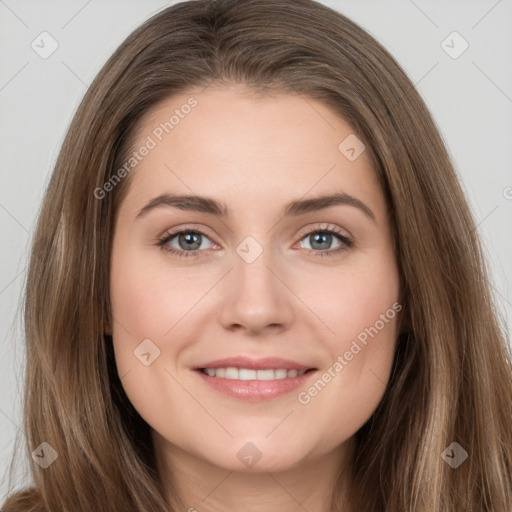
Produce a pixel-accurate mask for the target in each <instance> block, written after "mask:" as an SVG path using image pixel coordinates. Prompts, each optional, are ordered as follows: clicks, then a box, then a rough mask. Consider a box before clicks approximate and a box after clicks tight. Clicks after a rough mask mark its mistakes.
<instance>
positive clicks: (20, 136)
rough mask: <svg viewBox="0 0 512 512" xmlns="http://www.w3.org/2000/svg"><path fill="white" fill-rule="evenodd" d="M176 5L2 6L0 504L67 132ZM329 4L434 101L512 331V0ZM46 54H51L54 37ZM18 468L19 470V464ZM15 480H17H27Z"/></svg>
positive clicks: (0, 1) (3, 0) (16, 1)
mask: <svg viewBox="0 0 512 512" xmlns="http://www.w3.org/2000/svg"><path fill="white" fill-rule="evenodd" d="M172 3H175V2H164V1H161V0H160V1H159V0H149V1H148V0H145V1H142V0H138V1H135V0H122V1H121V0H107V1H100V0H89V1H87V0H76V1H75V0H73V1H70V0H66V1H64V0H60V1H56V0H53V1H45V2H41V1H39V0H0V63H1V66H0V112H1V117H0V141H1V142H0V144H1V149H2V152H1V157H2V158H1V165H0V177H1V181H0V184H1V186H0V232H1V247H2V250H1V255H0V319H1V321H0V340H1V345H0V379H1V380H0V461H1V463H0V500H2V501H3V496H4V494H5V492H6V490H7V487H6V483H7V481H6V470H7V469H8V462H10V456H11V453H12V450H13V446H14V438H15V434H16V432H17V431H21V427H22V423H21V405H22V404H21V392H22V384H23V381H22V376H23V355H24V353H23V350H24V348H23V337H22V331H21V329H20V327H19V326H20V323H21V316H20V315H19V313H18V315H17V316H16V312H17V310H18V309H19V307H20V300H21V292H22V288H23V284H24V279H25V270H26V262H27V255H28V248H29V241H30V236H31V234H32V232H33V226H34V223H35V218H36V217H35V216H36V214H37V210H38V208H39V205H40V201H41V198H42V194H43V191H44V188H45V185H46V183H47V180H48V178H49V175H50V172H51V169H52V166H53V164H54V163H55V159H56V157H57V154H58V151H59V147H60V144H61V143H62V140H63V137H64V134H65V131H66V129H67V126H68V124H69V122H70V120H71V118H72V116H73V114H74V111H75V109H76V107H77V106H78V103H79V101H80V99H81V98H82V96H83V94H84V93H85V91H86V89H87V86H88V84H89V83H90V82H91V80H92V79H93V77H94V76H95V74H96V73H97V72H98V71H99V68H100V67H101V65H102V64H103V63H104V62H105V60H106V59H107V58H108V56H109V55H110V54H111V53H112V52H113V51H114V50H115V48H116V47H117V46H118V45H119V44H120V43H121V42H122V41H123V40H124V38H125V37H126V36H127V35H128V34H129V33H130V32H131V31H132V30H133V29H135V28H136V27H137V26H138V25H140V23H141V22H142V21H143V20H145V19H147V18H148V17H149V16H150V15H152V14H154V13H155V12H157V11H159V10H161V9H162V8H164V7H166V6H168V5H171V4H172ZM322 3H324V4H326V5H328V6H330V7H333V8H335V9H337V10H339V11H341V12H342V13H343V14H345V15H347V16H348V17H350V18H351V19H353V20H354V21H356V22H357V23H359V24H360V25H361V26H362V27H364V28H365V29H366V30H368V31H369V32H370V33H371V34H372V35H373V36H374V37H376V38H377V39H378V40H379V41H380V42H381V43H382V44H383V45H384V46H385V47H386V48H387V49H388V50H389V51H390V52H391V53H392V54H393V55H394V57H395V58H396V59H397V60H398V61H399V63H400V64H401V65H402V66H403V68H404V69H405V70H406V72H407V73H408V75H409V76H410V78H411V80H412V81H413V82H414V83H415V84H416V86H417V88H418V89H419V91H420V93H421V94H422V96H423V97H424V99H425V101H426V102H427V104H428V106H429V108H430V109H431V111H432V113H433V115H434V118H435V120H436V122H437V124H438V126H439V129H440V131H441V133H442V135H443V137H444V139H445V141H446V144H447V146H448V149H449V151H450V153H451V155H452V158H453V160H454V163H455V165H456V169H457V171H458V173H459V175H460V177H461V179H462V181H463V185H464V188H465V190H466V193H467V197H468V199H469V202H470V204H471V207H472V209H473V212H474V215H475V217H476V219H477V221H478V223H479V226H478V231H479V233H480V235H481V236H482V238H483V241H484V244H485V247H486V250H487V254H488V259H489V262H490V264H491V268H492V271H493V277H494V288H495V294H496V298H497V303H498V307H499V308H500V312H501V314H502V315H503V318H504V320H505V322H506V324H507V326H508V332H510V327H511V326H512V315H511V311H512V304H511V303H512V293H511V290H510V284H511V280H512V236H511V228H510V224H511V220H512V149H511V148H512V58H511V57H512V30H510V27H511V22H512V0H499V1H496V0H479V1H474V0H473V1H468V0H457V1H455V0H454V1H451V2H446V1H443V0H435V1H433V0H430V1H427V0H414V1H413V0H397V1H394V2H391V1H387V2H384V1H382V0H357V1H356V0H350V1H343V0H330V1H323V2H322ZM43 31H47V32H48V33H49V34H51V36H52V37H53V38H54V39H55V40H56V41H57V43H58V48H57V50H56V51H55V52H54V53H53V54H52V55H50V56H49V57H48V58H46V59H43V58H41V57H40V56H39V54H38V53H36V51H34V50H33V49H32V47H31V44H32V42H33V41H34V40H35V43H34V44H36V43H38V41H40V38H39V37H38V36H39V35H40V34H41V33H42V32H43ZM453 31H457V32H458V33H460V35H461V36H462V37H463V38H464V40H465V41H467V43H468V44H469V47H468V49H467V50H466V51H465V52H464V53H462V54H461V55H460V56H458V57H457V58H453V55H455V54H456V53H458V52H459V51H460V50H461V49H462V48H463V44H464V43H463V41H462V40H458V39H456V38H454V37H453V36H450V37H448V36H449V35H450V34H451V33H452V32H453ZM447 37H448V39H447ZM443 41H446V42H445V43H444V45H443V46H442V42H443ZM39 45H40V46H42V43H40V42H39ZM443 47H444V48H445V49H446V50H448V51H450V52H451V53H452V56H450V55H449V54H448V53H447V52H446V51H445V49H443ZM450 47H451V48H450ZM45 48H46V49H48V48H50V41H49V40H46V43H45ZM454 52H455V53H454ZM509 340H510V336H509ZM22 448H23V446H22ZM21 464H22V465H21V466H20V468H21V469H23V461H22V462H21ZM17 475H18V476H21V473H19V472H18V473H17ZM18 476H16V479H15V481H16V483H18V484H19V485H21V484H24V483H26V482H25V481H24V480H23V479H19V478H18Z"/></svg>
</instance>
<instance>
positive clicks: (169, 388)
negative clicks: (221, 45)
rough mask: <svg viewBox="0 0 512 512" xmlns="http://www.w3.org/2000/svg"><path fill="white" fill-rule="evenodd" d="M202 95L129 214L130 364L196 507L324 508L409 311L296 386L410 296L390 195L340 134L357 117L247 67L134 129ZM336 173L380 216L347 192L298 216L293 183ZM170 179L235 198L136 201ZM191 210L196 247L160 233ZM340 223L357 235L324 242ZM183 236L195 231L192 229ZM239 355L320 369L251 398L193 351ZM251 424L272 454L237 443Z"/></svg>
mask: <svg viewBox="0 0 512 512" xmlns="http://www.w3.org/2000/svg"><path fill="white" fill-rule="evenodd" d="M191 96H193V97H194V98H195V99H196V100H197V102H198V104H197V106H196V107H195V108H193V109H192V110H191V112H190V114H188V115H187V116H184V118H183V119H180V122H179V125H177V126H175V127H174V129H173V130H172V132H170V133H169V134H167V135H165V136H164V137H163V140H162V141H161V142H159V143H158V145H157V146H156V147H155V148H154V149H152V150H151V151H149V153H148V154H147V156H145V157H144V158H143V159H142V160H141V162H140V163H139V164H138V165H137V167H136V169H135V170H133V171H132V175H131V176H130V180H131V183H130V187H129V189H128V193H127V195H126V196H125V198H124V200H123V201H122V203H121V206H120V209H119V211H118V216H117V218H116V225H115V235H114V240H113V253H112V261H111V283H110V285H111V301H112V311H113V322H112V327H111V329H112V335H113V340H114V349H115V355H116V362H117V368H118V372H119V375H120V377H121V380H122V384H123V386H124V389H125V391H126V393H127V396H128V397H129V399H130V401H131V402H132V403H133V405H134V407H135V408H136V409H137V411H138V412H139V414H140V415H141V416H142V417H143V418H144V420H145V421H146V422H147V423H148V424H149V425H150V427H151V429H152V433H153V439H154V444H155V450H156V455H157V461H158V467H159V470H160V472H161V474H162V478H163V482H164V485H165V487H166V490H167V493H168V496H169V497H170V496H171V494H172V493H173V492H174V491H172V487H171V481H172V484H173V486H174V488H175V489H176V491H175V492H176V493H177V495H178V496H179V498H180V500H181V503H182V507H183V510H189V509H196V510H200V511H214V510H226V511H235V510H241V509H243V510H245V511H259V512H262V511H263V512H264V511H276V510H279V511H280V512H287V511H296V510H298V509H299V508H300V507H299V505H298V503H300V504H301V505H302V507H304V509H306V510H315V511H322V510H323V511H327V510H329V503H330V501H329V500H330V493H331V490H332V486H333V484H334V482H335V481H336V479H337V475H338V473H339V471H340V470H343V469H345V470H348V468H349V464H350V456H351V455H352V454H353V451H354V448H355V444H354V437H353V436H354V434H355V433H356V432H357V430H358V429H359V428H360V427H361V426H362V425H364V423H365V422H366V421H367V420H368V419H369V418H370V416H371V415H372V413H373V412H374V411H375V409H376V407H377V405H378V404H379V402H380V401H381V399H382V396H383V394H384V391H385V387H386V384H387V382H388V380H389V377H390V371H391V365H392V361H393V354H394V349H395V343H396V338H397V335H398V322H397V320H398V318H399V315H398V314H397V315H396V316H395V318H394V319H392V320H389V321H388V322H387V323H385V326H384V328H382V329H381V330H380V331H379V332H378V334H377V335H376V336H374V337H373V338H369V339H368V343H367V345H366V346H364V347H363V346H362V350H361V351H360V352H358V353H357V355H355V356H354V357H353V359H352V360H351V361H349V362H348V364H347V365H346V366H345V367H344V369H343V371H341V372H339V373H337V374H336V376H335V378H333V379H332V380H331V381H330V382H329V383H328V384H327V385H326V386H325V387H324V388H323V389H322V390H321V392H319V393H318V394H317V395H316V396H314V397H312V398H311V400H310V401H309V403H307V404H302V403H300V402H299V400H298V398H297V396H298V393H299V392H300V391H301V390H302V391H304V390H307V389H308V388H309V387H310V386H311V385H312V384H313V383H314V381H316V380H317V379H318V378H320V377H321V375H322V374H323V373H325V372H327V371H328V369H329V368H330V367H332V366H333V363H334V362H335V361H336V360H337V358H338V356H340V355H342V356H343V354H344V353H345V352H346V351H347V350H349V349H350V347H351V343H352V342H353V340H355V339H356V338H357V336H358V335H359V334H360V333H361V332H362V331H364V329H365V328H368V327H370V326H374V324H375V323H376V321H377V320H379V318H381V316H380V315H382V314H385V313H386V311H388V310H389V309H390V308H392V305H393V304H394V303H396V302H397V301H398V300H399V274H398V268H397V263H396V259H395V254H394V250H393V240H392V235H391V226H390V223H389V219H388V210H387V206H386V202H385V199H384V195H383V192H382V190H381V188H380V186H379V183H378V181H377V178H376V176H375V173H374V171H373V169H372V167H371V165H370V159H369V156H368V154H367V152H366V151H365V152H363V153H362V154H361V155H360V156H359V157H358V158H357V159H356V160H354V161H349V159H347V158H346V157H345V156H344V155H343V154H342V153H341V152H340V151H339V150H338V145H339V144H340V142H341V141H343V140H344V139H345V137H347V136H348V135H350V134H352V133H353V130H352V129H351V127H350V126H349V125H348V124H347V123H346V122H345V121H344V120H343V119H342V118H340V117H339V116H338V115H336V114H335V113H333V112H332V111H331V110H329V109H328V108H327V107H326V106H324V105H323V104H321V103H318V102H316V101H314V100H312V99H308V100H307V101H306V100H305V98H304V97H302V96H292V95H284V94H283V95H273V96H260V95H256V94H255V93H254V92H251V91H250V90H249V89H247V88H245V87H243V86H241V85H230V86H223V87H221V86H219V87H212V86H211V87H209V88H208V89H207V90H204V91H192V92H190V93H187V94H182V95H179V96H174V97H172V98H169V99H167V100H165V101H164V102H163V103H161V104H160V105H159V106H158V107H156V108H155V109H153V110H152V111H150V112H149V113H148V114H147V115H146V116H145V118H144V119H143V120H142V122H141V123H140V125H139V127H138V131H137V133H138V136H137V141H136V142H135V144H134V147H135V148H139V147H140V146H141V145H143V144H144V142H145V141H146V140H147V136H148V135H151V133H152V131H153V130H154V129H155V127H156V126H158V124H159V123H160V122H164V121H166V120H168V119H169V117H170V115H171V114H172V112H173V111H174V110H175V109H180V107H181V106H182V105H183V104H185V103H186V102H187V100H188V99H189V98H190V97H191ZM334 191H342V192H344V193H347V194H350V195H351V196H354V197H356V198H357V199H359V200H360V201H362V202H364V204H365V205H367V206H368V208H370V209H371V211H372V212H373V214H374V216H375V221H373V220H372V219H370V218H369V217H368V216H367V215H365V214H364V213H363V212H362V211H361V210H360V209H358V208H356V207H354V206H350V205H335V206H331V207H329V208H325V209H323V210H320V211H316V212H310V213H305V214H303V215H300V216H297V217H283V214H282V210H283V207H284V205H285V204H286V203H288V202H289V201H292V200H294V199H308V198H312V197H314V196H316V195H322V194H328V193H332V192H334ZM164 192H167V193H181V194H192V195H196V194H197V195H200V196H208V197H211V198H214V199H217V200H219V201H223V202H224V203H225V204H226V205H227V207H228V208H229V210H230V216H229V217H227V218H225V219H221V218H219V217H216V216H214V215H211V214H207V213H201V212H192V211H185V210H180V209H177V208H173V207H168V206H167V207H160V208H155V209H153V210H152V211H149V212H147V213H146V214H145V215H144V216H142V217H141V218H138V219H137V218H136V216H137V214H138V212H139V211H140V210H141V209H142V208H143V207H144V206H145V205H146V204H147V203H148V202H149V201H150V200H151V199H153V198H155V197H157V196H159V195H160V194H162V193H164ZM184 226H187V227H191V228H193V229H197V230H200V231H202V232H203V233H205V236H202V237H201V241H202V242H201V246H200V248H199V249H194V251H195V252H196V253H197V254H196V257H177V256H174V255H172V254H170V253H169V252H166V251H165V250H164V249H163V248H162V247H161V246H159V245H158V241H159V239H161V238H162V237H164V236H165V235H166V233H168V232H171V231H172V230H174V229H180V228H182V227H184ZM326 227H327V228H337V229H338V230H339V231H340V232H341V233H342V234H343V235H345V236H348V237H350V238H351V239H352V240H353V242H354V243H353V246H352V247H351V248H347V249H346V250H344V251H341V252H339V253H337V254H332V256H326V255H324V256H319V255H318V254H319V252H320V250H321V249H322V248H325V249H326V250H328V251H331V252H332V251H334V250H335V249H337V248H339V247H340V246H341V245H343V242H342V241H341V240H340V239H338V238H337V237H336V236H335V235H333V238H332V239H331V241H329V240H327V241H326V242H324V243H323V244H322V245H321V246H320V249H319V248H316V249H314V247H315V246H314V239H313V238H312V235H314V234H315V233H317V232H321V233H322V232H324V231H322V230H323V229H325V228H326ZM309 231H312V232H313V233H310V234H309V235H308V234H307V232H309ZM247 236H252V237H253V238H254V239H255V240H256V241H257V243H258V244H260V246H261V248H262V249H263V252H262V254H261V255H260V256H259V257H258V258H256V259H255V260H254V261H253V262H251V263H248V262H247V261H245V260H244V259H243V258H242V257H240V256H239V254H238V253H237V252H236V248H237V247H238V246H239V244H240V243H241V242H242V241H243V240H244V239H245V238H246V237H247ZM188 243H189V244H190V243H191V242H188ZM169 245H170V246H171V247H172V248H174V249H176V250H180V249H181V251H183V252H185V251H187V248H188V246H187V242H186V241H185V242H183V241H181V244H180V238H179V237H178V236H176V237H174V238H173V239H172V241H169V242H167V246H169ZM195 247H197V246H195ZM316 247H318V246H316ZM251 250H253V249H251ZM315 251H316V252H315ZM144 339H150V340H151V342H152V343H153V344H154V345H155V346H156V347H158V349H159V350H160V356H159V357H157V358H156V359H155V360H154V361H153V362H152V363H151V364H150V365H149V366H145V365H144V364H142V363H141V362H140V361H139V359H138V358H137V357H135V356H134V350H136V349H137V347H138V346H139V345H140V343H141V342H142V340H144ZM239 355H243V356H249V357H252V358H260V357H267V356H277V357H282V358H287V359H293V360H296V361H298V362H300V363H303V364H306V365H308V366H310V367H315V368H317V369H318V371H317V372H316V376H315V377H310V378H309V380H308V384H307V385H306V386H303V387H302V388H301V389H299V390H294V391H292V392H290V393H286V394H285V395H282V396H279V397H276V398H273V399H271V400H266V401H260V402H247V401H243V400H240V399H238V398H234V397H231V396H227V395H223V394H221V393H219V392H218V391H216V390H213V389H211V388H210V387H209V386H207V385H206V384H205V383H204V382H203V381H202V379H201V378H200V377H199V376H198V374H197V373H196V372H195V371H193V370H192V369H191V368H192V367H194V365H197V364H200V363H203V362H207V361H212V360H214V359H219V358H224V357H229V356H239ZM249 442H250V443H252V444H254V445H255V446H256V447H257V449H258V450H259V452H260V453H261V454H262V457H261V459H260V460H259V461H258V462H257V463H256V464H255V465H254V466H252V467H248V466H246V465H244V464H243V463H242V462H241V460H240V459H239V457H238V456H237V453H238V452H239V450H240V449H241V448H242V447H244V445H246V443H249ZM344 475H345V476H344V480H343V482H344V483H345V486H348V482H349V480H348V473H344ZM344 510H350V508H349V503H348V502H347V503H346V508H345V509H344Z"/></svg>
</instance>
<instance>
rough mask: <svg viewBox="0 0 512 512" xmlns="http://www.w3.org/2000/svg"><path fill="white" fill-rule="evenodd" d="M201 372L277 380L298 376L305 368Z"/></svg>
mask: <svg viewBox="0 0 512 512" xmlns="http://www.w3.org/2000/svg"><path fill="white" fill-rule="evenodd" d="M202 372H203V373H206V375H208V376H210V377H218V378H221V379H232V380H278V379H289V378H293V377H300V376H301V375H304V373H306V370H286V369H279V370H250V369H248V368H234V367H232V366H230V367H228V368H205V369H204V370H202Z"/></svg>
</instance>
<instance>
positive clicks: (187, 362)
mask: <svg viewBox="0 0 512 512" xmlns="http://www.w3.org/2000/svg"><path fill="white" fill-rule="evenodd" d="M475 228H476V226H475V222H474V220H473V219H472V217H471V215H470V212H469V209H468V206H467V203H466V200H465V198H464V196H463V193H462V191H461V188H460V185H459V183H458V181H457V178H456V176H455V173H454V171H453V167H452V164H451V162H450V160H449V158H448V156H447V153H446V150H445V148H444V146H443V143H442V141H441V139H440V136H439V134H438V132H437V130H436V127H435V125H434V123H433V121H432V119H431V116H430V114H429V112H428V111H427V109H426V107H425V104H424V102H423V101H422V100H421V98H420V96H419V95H418V93H417V91H416V90H415V89H414V87H413V85H412V84H411V82H410V80H409V79H408V78H407V77H406V75H405V74H404V72H403V71H402V69H401V68H400V67H399V66H398V64H397V63H396V62H395V61H394V59H393V58H392V57H391V56H390V55H389V54H388V53H387V52H386V51H385V50H384V49H383V48H382V46H381V45H379V44H378V43H377V42H376V41H375V40H374V39H373V38H372V37H371V36H369V35H368V34H367V33H366V32H364V31H363V30H362V29H361V28H359V27H358V26H357V25H355V24H354V23H352V22H351V21H350V20H348V19H347V18H345V17H344V16H342V15H341V14H338V13H336V12H335V11H333V10H331V9H329V8H327V7H324V6H322V5H320V4H318V3H316V2H314V1H311V0H300V1H297V2H293V3H291V2H286V1H284V0H282V1H281V0H278V1H275V0H268V1H267V0H259V1H256V0H249V1H246V2H237V1H234V0H215V1H203V0H198V1H190V2H183V3H180V4H177V5H174V6H172V7H170V8H168V9H166V10H164V11H162V12H161V13H159V14H157V15H156V16H154V17H153V18H151V19H150V20H148V21H147V22H145V23H144V24H143V25H142V26H141V27H140V28H139V29H137V30H136V31H135V32H134V33H133V34H131V35H130V36H129V37H128V39H127V40H126V41H125V42H124V43H123V44H122V45H121V46H120V48H119V49H118V50H117V51H116V52H115V54H114V55H113V56H112V57H111V58H110V60H109V61H108V62H107V63H106V64H105V66H104V67H103V69H102V70H101V71H100V73H99V74H98V76H97V77H96V79H95V80H94V82H93V84H92V85H91V87H90V89H89V91H88V92H87V94H86V96H85V98H84V100H83V101H82V104H81V105H80V107H79V109H78V111H77V113H76V115H75V118H74V120H73V123H72V125H71V127H70V129H69V133H68V134H67V137H66V140H65V142H64V144H63V147H62V150H61V153H60V155H59V159H58V161H57V164H56V167H55V170H54V173H53V175H52V179H51V182H50V184H49V187H48V190H47V192H46V195H45V198H44V201H43V205H42V209H41V212H40V217H39V222H38V226H37V229H36V234H35V239H34V245H33V251H32V257H31V262H30V269H29V275H28V281H27V294H26V305H25V306H26V309H25V327H26V340H27V377H26V388H25V427H26V432H27V437H28V439H27V444H28V446H29V451H30V454H31V459H30V460H31V464H32V466H31V469H32V474H33V477H34V486H33V487H32V488H30V489H25V490H21V491H19V492H17V493H16V494H13V495H12V496H10V497H9V498H8V500H7V501H6V502H5V503H4V505H3V507H2V508H3V509H4V510H7V511H9V512H16V511H22V510H23V511H28V510H34V511H35V510H48V511H52V512H53V511H57V510H73V511H74V510H76V511H78V510H80V511H93V510H94V511H97V510H103V511H119V510H123V511H124V510H159V511H160V510H161V511H164V510H200V511H209V510H233V509H240V508H243V509H244V510H277V509H279V510H280V511H283V510H298V509H303V510H325V511H327V510H329V511H333V510H343V511H346V510H348V511H358V512H360V511H368V512H369V511H382V510H388V511H394V512H397V511H408V512H412V511H413V510H414V511H415V512H427V511H429V512H432V511H468V510H475V511H477V510H478V511H483V510H487V511H491V510H492V511H494V512H509V511H510V510H511V508H512V491H511V484H512V477H511V466H512V429H511V428H510V425H511V420H512V372H511V364H510V363H511V354H510V350H509V348H508V346H507V344H506V341H505V339H504V336H503V333H502V331H501V330H500V325H499V322H498V319H497V317H496V313H495V309H494V306H493V303H492V298H491V295H490V287H489V283H488V280H487V273H486V272H487V271H486V268H485V264H484V261H483V257H482V252H481V249H480V245H479V241H478V239H477V235H476V233H475ZM325 242H327V246H328V247H327V248H324V247H323V245H322V244H323V243H325ZM190 243H192V244H193V245H192V248H191V247H190V246H189V244H190ZM304 243H306V244H308V247H305V246H304V245H303V244H304ZM331 243H332V244H333V247H332V248H331V247H329V246H330V245H331ZM194 244H197V246H195V245H194ZM209 244H210V245H209ZM318 244H320V246H319V245H318ZM183 256H185V257H187V259H183Z"/></svg>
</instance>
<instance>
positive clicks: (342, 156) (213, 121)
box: [126, 85, 385, 210]
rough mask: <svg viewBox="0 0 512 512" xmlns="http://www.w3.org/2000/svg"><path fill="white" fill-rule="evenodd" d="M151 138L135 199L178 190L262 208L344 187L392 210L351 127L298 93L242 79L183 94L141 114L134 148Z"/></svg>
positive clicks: (134, 179)
mask: <svg viewBox="0 0 512 512" xmlns="http://www.w3.org/2000/svg"><path fill="white" fill-rule="evenodd" d="M144 146H146V147H147V148H150V149H148V150H144V151H139V155H138V161H137V165H136V167H135V168H134V171H133V174H132V176H131V183H130V190H129V192H128V196H127V198H126V201H127V202H128V203H129V204H130V203H137V202H140V201H142V200H147V199H148V198H150V197H156V196H158V195H160V194H162V193H165V192H179V193H187V194H198V195H208V196H210V197H217V198H222V200H223V202H225V203H227V204H228V205H229V204H231V205H232V206H233V209H236V206H237V205H238V207H240V208H243V206H244V204H245V205H249V204H250V205H252V206H254V205H256V204H258V205H259V209H260V210H261V209H265V208H268V207H269V206H270V205H271V204H273V203H280V204H284V203H287V202H289V201H290V199H292V198H293V199H295V198H297V197H301V196H305V197H307V196H308V194H309V195H319V194H326V193H333V192H338V191H341V192H344V193H347V194H350V195H353V196H356V197H359V198H361V199H363V198H364V200H365V202H369V203H372V204H373V205H374V207H375V208H377V209H379V208H381V209H384V208H385V204H384V198H383V194H382V192H381V190H380V186H379V184H378V180H377V178H376V175H375V172H374V170H373V169H372V166H371V164H370V157H369V155H368V154H367V151H365V150H364V146H363V144H362V141H360V140H359V139H358V138H356V135H355V134H354V130H353V129H352V127H351V126H350V125H349V124H348V123H347V122H346V121H345V120H344V119H343V118H341V117H340V116H339V115H337V114H336V113H334V112H333V111H332V110H331V109H329V108H328V107H327V106H325V105H324V104H322V103H320V102H318V101H316V100H313V99H311V98H306V97H304V96H301V95H290V94H272V95H263V94H260V93H255V92H254V91H252V90H250V89H248V88H246V87H243V86H238V85H233V86H226V87H211V88H207V89H206V90H204V91H197V90H196V91H190V92H188V93H182V94H178V95H175V96H172V97H169V98H167V99H166V100H164V101H162V102H161V103H160V104H158V105H157V106H156V107H154V108H153V109H151V110H150V111H149V112H148V113H147V114H146V115H145V116H144V118H143V119H142V120H141V121H140V122H139V125H138V127H137V131H136V137H135V143H134V145H133V148H132V149H133V150H134V151H135V152H137V151H138V150H139V149H141V150H142V149H143V147H144ZM347 147H348V149H349V150H350V152H349V153H347V152H346V150H347ZM352 149H353V150H354V151H352ZM141 152H144V156H142V157H141V156H140V153H141ZM359 153H360V154H359ZM354 156H356V158H355V159H354V158H353V157H354Z"/></svg>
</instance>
